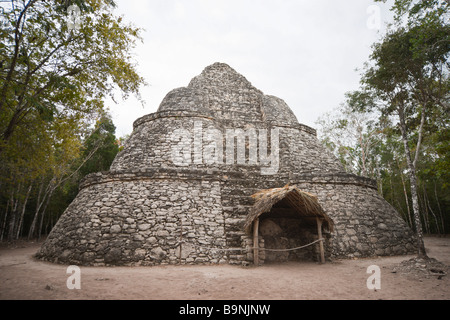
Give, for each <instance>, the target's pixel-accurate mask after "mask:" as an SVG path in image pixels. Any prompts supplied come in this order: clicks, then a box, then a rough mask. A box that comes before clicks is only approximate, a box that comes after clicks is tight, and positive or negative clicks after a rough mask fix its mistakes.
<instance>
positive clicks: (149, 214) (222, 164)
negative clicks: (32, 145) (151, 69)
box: [36, 63, 414, 265]
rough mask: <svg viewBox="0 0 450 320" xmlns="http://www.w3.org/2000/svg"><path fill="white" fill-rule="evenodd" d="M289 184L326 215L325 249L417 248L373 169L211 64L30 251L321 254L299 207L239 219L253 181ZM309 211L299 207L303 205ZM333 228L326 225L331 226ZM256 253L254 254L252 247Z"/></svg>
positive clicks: (165, 104)
mask: <svg viewBox="0 0 450 320" xmlns="http://www.w3.org/2000/svg"><path fill="white" fill-rule="evenodd" d="M287 184H289V185H295V186H296V188H297V189H299V190H302V191H304V192H305V194H311V195H312V196H314V197H315V199H316V200H317V202H318V204H320V206H321V208H323V211H324V212H325V214H326V215H327V217H328V218H329V221H332V222H333V228H328V229H327V228H325V229H324V230H323V231H324V237H325V238H326V241H325V250H326V255H327V258H333V257H344V258H345V257H368V256H374V255H380V256H382V255H399V254H409V253H412V252H414V236H413V233H412V232H411V230H410V229H409V228H408V227H407V225H406V224H405V222H404V221H403V220H402V219H401V217H400V216H399V214H398V213H397V212H396V211H395V210H394V209H393V208H392V207H391V206H390V205H389V204H388V203H387V202H386V201H385V200H384V199H383V198H382V197H381V196H380V195H379V194H378V193H377V188H376V183H375V182H374V181H372V180H370V179H367V178H363V177H359V176H355V175H352V174H348V173H346V172H345V171H344V169H343V168H342V166H341V165H340V163H339V161H338V160H337V159H336V158H335V157H334V156H333V155H332V154H330V153H329V152H328V151H327V150H326V149H325V148H324V147H323V146H322V145H321V144H320V142H319V141H318V139H317V137H316V131H315V130H314V129H312V128H310V127H308V126H306V125H303V124H300V123H299V122H298V121H297V119H296V117H295V115H294V114H293V112H292V110H291V109H290V108H289V106H288V105H287V104H286V103H285V102H284V101H283V100H282V99H280V98H277V97H275V96H271V95H266V94H264V93H263V92H261V91H260V90H258V89H256V88H255V87H253V86H252V85H251V83H250V82H249V81H248V80H247V79H246V78H245V77H243V76H242V75H240V74H239V73H237V72H236V71H235V70H233V69H232V68H231V67H230V66H228V65H226V64H223V63H215V64H213V65H211V66H208V67H206V68H205V69H204V71H203V72H202V73H201V74H200V75H198V76H196V77H194V78H193V79H192V80H191V82H190V83H189V85H188V86H187V87H183V88H178V89H174V90H172V91H171V92H169V93H168V94H167V95H166V97H165V98H164V99H163V101H162V102H161V104H160V106H159V108H158V111H157V112H155V113H152V114H148V115H146V116H143V117H142V118H140V119H137V120H136V121H135V122H134V128H133V133H132V135H131V136H130V138H129V140H128V141H127V142H126V146H125V148H124V150H123V151H121V152H120V153H119V154H118V155H117V157H116V158H115V160H114V162H113V163H112V165H111V168H110V170H109V171H108V172H101V173H95V174H91V175H89V176H87V177H86V178H85V179H84V180H83V181H82V183H81V184H80V190H79V193H78V195H77V197H76V198H75V199H74V201H73V202H72V203H71V204H70V206H69V207H68V208H67V209H66V211H65V212H64V214H63V215H62V216H61V217H60V219H59V221H58V222H57V224H56V225H55V226H54V228H53V229H52V231H51V233H50V234H49V236H48V238H47V239H46V241H45V242H44V243H43V245H42V246H41V248H40V250H39V252H38V253H37V254H36V256H37V257H38V258H41V259H45V260H48V261H52V262H58V263H66V264H78V265H155V264H189V263H233V264H234V263H246V262H252V261H253V259H254V256H253V254H254V251H253V250H252V248H254V247H255V246H258V247H259V248H266V250H267V252H264V250H260V251H259V252H261V257H260V260H259V261H260V262H263V261H264V259H265V260H266V261H286V260H302V259H310V260H317V248H316V246H310V247H309V248H308V249H306V250H297V251H286V252H287V253H286V252H284V253H283V254H275V253H270V251H269V249H270V248H273V249H279V248H286V249H289V248H292V247H296V246H299V245H301V244H304V243H308V242H311V241H313V240H314V239H317V238H318V234H317V231H316V230H317V229H316V228H315V227H314V226H313V225H312V223H311V221H310V220H311V219H308V217H307V216H306V215H305V214H303V213H304V212H303V211H302V210H303V209H302V207H301V206H296V205H295V203H292V202H289V201H287V200H286V199H282V200H280V201H278V202H277V203H275V204H273V207H272V209H270V210H269V209H268V210H267V211H268V212H267V213H264V214H263V215H261V216H260V219H261V224H260V226H261V228H260V231H259V234H257V237H258V243H254V242H255V241H254V235H253V236H252V235H251V234H248V233H247V232H246V231H245V230H244V223H245V221H246V218H247V217H248V215H249V212H250V210H251V209H252V208H253V206H254V205H255V199H254V198H252V195H253V194H255V193H257V192H260V191H261V190H269V189H272V188H280V187H283V186H285V185H287ZM305 210H306V209H305ZM331 229H332V230H331ZM258 254H259V253H258Z"/></svg>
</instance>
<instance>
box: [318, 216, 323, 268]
mask: <svg viewBox="0 0 450 320" xmlns="http://www.w3.org/2000/svg"><path fill="white" fill-rule="evenodd" d="M316 221H317V234H318V236H319V240H320V241H319V249H320V263H325V251H324V249H323V239H322V220H321V219H320V218H319V217H316Z"/></svg>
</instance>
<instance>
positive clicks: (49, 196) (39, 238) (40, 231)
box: [38, 189, 55, 241]
mask: <svg viewBox="0 0 450 320" xmlns="http://www.w3.org/2000/svg"><path fill="white" fill-rule="evenodd" d="M54 190H55V189H51V190H50V193H49V195H48V197H47V201H46V202H45V206H44V209H43V210H42V214H41V221H40V222H39V232H38V241H40V240H41V233H42V223H43V222H44V215H45V211H46V210H47V206H48V203H49V202H50V198H51V197H52V195H53V191H54Z"/></svg>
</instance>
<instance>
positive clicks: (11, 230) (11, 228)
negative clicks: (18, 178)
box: [8, 186, 20, 241]
mask: <svg viewBox="0 0 450 320" xmlns="http://www.w3.org/2000/svg"><path fill="white" fill-rule="evenodd" d="M19 191H20V186H19V190H18V191H17V194H19ZM10 201H11V218H10V220H9V229H8V241H13V240H14V230H15V228H16V220H17V219H16V218H17V205H18V203H19V199H18V198H17V199H16V200H14V191H11V200H10Z"/></svg>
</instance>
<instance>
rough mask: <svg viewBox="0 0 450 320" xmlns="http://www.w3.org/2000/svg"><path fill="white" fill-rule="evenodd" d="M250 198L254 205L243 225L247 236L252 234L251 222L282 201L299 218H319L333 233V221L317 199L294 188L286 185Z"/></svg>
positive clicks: (262, 191)
mask: <svg viewBox="0 0 450 320" xmlns="http://www.w3.org/2000/svg"><path fill="white" fill-rule="evenodd" d="M252 197H253V198H254V199H255V204H254V205H253V207H252V208H251V209H250V212H249V214H248V216H247V219H246V221H245V224H244V229H245V232H247V233H248V234H251V232H252V225H253V222H254V221H255V220H256V219H258V217H259V216H260V215H262V214H263V213H266V212H270V210H271V209H272V207H273V206H274V205H275V204H276V203H278V202H280V201H282V200H283V201H285V202H287V204H288V205H289V206H290V207H291V208H293V209H294V210H295V214H296V215H298V217H299V218H314V219H316V218H319V219H321V220H323V223H324V225H325V226H326V227H328V229H329V230H330V231H331V232H332V231H333V225H334V224H333V221H332V220H331V219H330V217H328V215H327V214H326V213H325V211H324V210H323V209H322V207H321V206H320V204H319V202H318V199H317V197H316V196H315V195H313V194H311V193H308V192H305V191H302V190H300V189H298V188H297V187H296V186H289V185H286V186H284V187H283V188H273V189H265V190H261V191H259V192H257V193H255V194H253V195H252Z"/></svg>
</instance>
